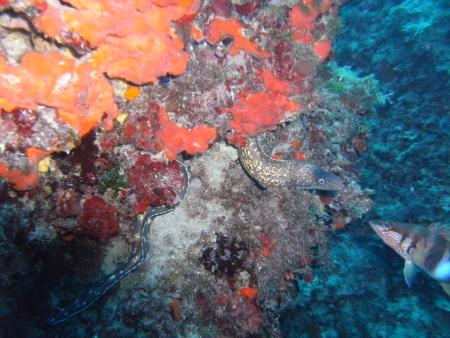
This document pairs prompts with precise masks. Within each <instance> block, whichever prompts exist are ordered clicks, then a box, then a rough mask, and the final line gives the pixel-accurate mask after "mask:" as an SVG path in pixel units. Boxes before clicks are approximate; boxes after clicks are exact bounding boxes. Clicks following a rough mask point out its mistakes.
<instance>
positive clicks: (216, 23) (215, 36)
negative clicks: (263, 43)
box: [206, 18, 269, 58]
mask: <svg viewBox="0 0 450 338" xmlns="http://www.w3.org/2000/svg"><path fill="white" fill-rule="evenodd" d="M243 28H244V26H243V25H242V24H241V23H240V22H239V21H238V20H237V19H236V18H229V19H222V18H214V19H213V20H212V21H211V23H210V25H209V32H208V34H207V36H206V39H207V40H208V42H210V43H212V44H216V43H218V42H219V41H220V40H222V39H223V38H224V37H227V36H229V37H232V38H233V44H232V46H231V48H230V51H229V53H230V55H236V54H237V53H239V52H240V51H241V50H242V51H244V52H246V53H248V54H250V55H253V56H256V57H262V58H264V57H267V56H268V55H269V54H268V53H267V52H266V51H260V50H259V48H258V46H257V45H256V44H255V43H253V42H251V41H250V40H248V39H247V38H246V37H244V36H243V35H242V33H241V30H242V29H243Z"/></svg>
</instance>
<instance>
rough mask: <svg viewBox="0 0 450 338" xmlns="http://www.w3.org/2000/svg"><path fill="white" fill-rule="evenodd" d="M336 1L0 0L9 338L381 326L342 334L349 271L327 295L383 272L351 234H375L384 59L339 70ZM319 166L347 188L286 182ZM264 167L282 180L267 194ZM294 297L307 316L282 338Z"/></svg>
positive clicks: (0, 152) (1, 253)
mask: <svg viewBox="0 0 450 338" xmlns="http://www.w3.org/2000/svg"><path fill="white" fill-rule="evenodd" d="M409 2H411V1H409ZM412 2H413V1H412ZM341 3H342V1H340V0H302V1H275V0H273V1H260V0H244V1H234V0H233V1H230V0H216V1H212V0H211V1H200V0H126V1H107V0H66V1H46V0H3V1H1V0H0V77H1V81H0V111H1V112H0V177H1V179H0V202H1V205H0V226H1V227H0V242H1V250H0V263H1V266H2V271H1V276H2V278H1V280H0V283H1V286H2V288H1V289H0V290H1V291H0V299H1V300H2V302H1V305H0V327H1V330H2V332H1V333H2V334H4V335H6V336H11V337H53V336H54V337H60V336H70V337H71V336H75V337H84V336H99V337H103V336H112V337H143V336H152V337H153V336H154V337H175V336H200V337H226V336H232V337H279V336H282V335H291V336H294V337H297V336H299V337H300V336H317V335H319V336H320V335H327V334H328V333H330V332H331V333H333V332H336V334H347V333H349V332H350V333H352V334H354V333H355V332H358V333H356V335H359V334H360V333H361V332H363V333H364V334H365V333H367V332H368V334H369V335H373V336H377V334H375V333H372V332H378V331H373V330H372V328H371V327H368V326H367V327H363V324H362V323H364V324H367V321H366V320H365V319H363V317H362V316H360V317H358V316H357V315H355V313H352V314H351V316H352V317H351V318H355V322H354V323H353V326H352V325H348V324H347V325H344V324H343V326H342V327H344V328H342V327H340V326H339V327H335V326H333V324H332V323H336V322H340V323H344V321H343V320H342V318H341V317H339V316H337V315H336V314H335V312H334V311H335V310H333V308H332V307H328V306H327V307H326V309H328V310H329V309H331V314H330V312H328V313H327V312H326V311H325V310H324V309H323V304H324V303H323V302H322V300H323V299H324V298H321V297H322V296H321V295H323V297H330V291H332V290H334V291H336V290H337V289H338V288H337V287H336V284H335V283H336V281H339V278H350V277H351V276H353V277H354V278H353V279H351V282H350V283H347V287H344V288H342V289H341V291H340V292H334V291H332V294H333V295H334V296H333V297H336V299H335V300H336V302H339V301H340V300H341V298H340V297H341V295H342V297H344V298H345V299H348V300H349V302H350V304H353V303H352V302H353V300H354V298H355V297H356V298H358V297H360V298H361V293H358V292H356V293H355V290H363V289H362V287H361V284H363V283H367V281H368V280H372V279H373V278H372V277H371V275H370V274H357V273H351V274H350V273H349V271H351V270H350V269H352V268H354V269H356V270H357V269H359V267H360V264H366V265H365V268H370V267H369V264H368V263H370V264H371V266H372V267H373V270H371V271H377V272H378V274H377V275H380V274H382V271H383V270H382V267H381V266H380V265H377V264H376V263H377V262H376V260H369V258H368V257H366V256H365V255H364V250H366V248H360V247H359V246H357V245H356V244H355V243H357V241H355V240H353V242H349V238H348V237H349V236H350V235H353V234H354V233H356V234H358V233H359V234H363V235H364V234H366V233H367V232H366V231H367V226H366V225H365V224H361V221H358V220H359V219H360V218H361V217H362V216H363V215H364V214H365V213H367V212H368V211H369V210H370V209H371V208H372V201H371V199H370V198H369V195H370V193H371V191H370V190H368V189H364V188H362V187H361V185H360V184H361V183H362V184H363V186H370V184H369V183H372V182H373V181H371V180H373V179H374V178H376V177H377V174H373V175H368V174H367V173H368V172H369V171H370V170H371V168H372V167H373V163H374V162H375V161H373V160H372V162H371V160H370V159H371V158H373V156H375V155H376V154H377V153H376V152H373V150H372V149H371V148H370V146H369V144H370V139H371V134H370V133H369V129H370V128H369V127H370V123H368V121H369V122H370V121H371V120H373V121H376V119H377V118H379V117H378V115H375V111H376V110H377V111H380V110H379V109H381V107H382V106H383V104H385V103H387V102H389V100H392V97H391V96H390V95H388V94H389V93H391V92H392V90H388V91H386V90H385V88H384V86H385V84H384V82H387V81H386V79H384V78H382V77H380V76H379V73H377V70H376V69H375V70H373V71H372V70H368V71H367V72H365V73H366V74H367V75H364V76H362V75H359V74H358V73H356V72H354V71H352V70H351V69H350V68H348V67H346V66H345V65H347V64H348V62H350V61H352V60H353V59H352V57H354V58H356V57H358V55H359V54H358V51H357V50H352V51H351V52H350V53H349V52H347V54H345V53H344V54H341V55H344V57H345V59H344V62H342V65H341V64H340V63H341V62H339V63H334V62H330V60H331V59H333V58H335V53H336V50H335V48H334V46H333V40H334V38H335V35H336V33H337V32H338V31H339V29H340V27H342V23H341V20H340V18H339V13H340V10H341V5H342V4H341ZM407 3H408V1H405V5H404V6H403V7H402V6H401V5H400V6H397V7H396V6H391V7H392V8H395V9H396V11H394V12H393V13H394V14H392V15H393V16H399V17H401V15H400V14H398V13H403V12H402V11H406V12H407V11H408V9H409V8H410V7H409V6H408V4H407ZM346 6H347V8H352V7H351V6H352V2H349V3H348V4H346ZM361 6H363V5H361ZM367 6H368V7H367V8H370V9H371V13H372V15H374V16H375V15H381V14H380V13H383V15H384V14H385V12H383V11H381V12H377V9H378V10H390V7H389V6H387V5H383V6H382V7H381V8H378V7H379V6H374V7H373V8H371V7H370V6H372V2H370V1H368V2H367ZM437 7H439V5H437ZM344 8H346V7H344ZM432 9H433V8H432V7H430V6H425V9H424V10H432ZM433 10H435V9H433ZM363 12H364V11H363ZM363 12H361V13H363ZM418 13H419V14H420V11H419V12H418ZM433 13H434V12H433ZM413 14H415V15H416V16H418V17H419V18H420V15H419V14H417V12H413ZM413 17H414V16H413ZM393 20H394V19H393ZM405 20H406V19H405ZM428 20H431V21H433V20H435V21H436V22H441V21H442V20H443V19H442V18H441V16H440V15H439V14H435V15H432V16H431V17H430V18H428ZM440 20H441V21H440ZM374 21H377V20H374ZM378 21H379V20H378ZM378 24H379V22H378ZM424 24H425V26H424V27H425V28H423V29H431V28H433V27H435V25H434V24H428V25H427V23H424ZM355 25H356V24H355ZM404 25H405V26H407V27H409V26H408V25H407V22H405V23H404ZM368 26H369V25H368ZM441 26H442V24H441ZM344 27H347V28H344V31H345V32H346V33H345V36H347V37H348V38H349V39H350V37H352V39H353V35H352V33H351V28H348V26H344ZM350 27H355V26H350ZM441 28H442V27H441ZM374 29H376V28H374ZM423 29H422V28H420V27H417V28H416V30H414V27H410V28H405V34H406V33H407V32H409V31H411V30H412V31H413V32H416V33H415V34H419V33H421V32H423ZM346 30H349V32H347V31H346ZM386 34H387V33H386ZM436 34H438V33H436ZM439 34H442V33H441V32H440V33H439ZM413 35H414V34H413ZM419 35H420V34H419ZM378 38H379V39H381V38H382V36H381V35H380V34H378V35H377V39H378ZM354 40H355V41H357V39H356V37H355V38H354ZM363 40H364V39H363ZM364 41H365V40H364ZM431 42H434V44H435V45H436V48H441V49H440V50H441V52H440V53H442V55H443V54H444V51H443V50H442V46H440V45H439V36H438V35H434V36H433V39H431V40H430V41H428V43H431ZM410 44H411V45H415V40H414V39H412V40H411V41H410ZM379 45H381V44H378V46H379ZM345 46H354V44H352V43H350V42H347V43H345V44H344V47H345ZM348 48H350V47H348ZM352 48H354V47H352ZM372 48H375V47H372ZM436 50H437V49H436ZM338 51H339V52H340V53H341V51H342V48H341V47H339V50H338ZM368 51H369V53H370V52H372V50H371V49H370V48H368ZM433 51H435V49H433ZM410 53H412V54H414V53H413V51H410ZM440 53H439V52H436V53H435V54H433V55H435V56H436V57H438V56H439V55H441V54H440ZM372 54H373V55H376V54H375V53H371V55H372ZM345 55H346V56H345ZM361 55H364V54H363V53H362V54H361ZM361 57H362V56H361ZM338 60H340V57H339V58H338ZM361 60H366V61H367V60H368V58H367V57H366V58H364V57H362V59H361ZM346 61H348V62H346ZM412 61H414V59H413V58H412V59H411V63H412ZM356 66H358V65H356ZM405 67H406V66H405ZM439 67H441V68H439V69H440V71H441V72H442V71H443V69H445V66H444V64H443V63H442V64H440V66H439ZM442 67H444V68H442ZM405 69H406V68H405ZM447 69H448V68H447ZM372 72H374V73H375V74H376V75H377V78H378V80H377V79H376V78H375V77H374V76H373V75H370V74H371V73H372ZM405 72H406V70H405ZM408 74H409V73H408ZM403 75H404V74H403ZM403 77H404V78H406V79H407V78H408V76H406V75H404V76H402V78H403ZM380 81H384V82H383V83H382V85H380ZM403 81H406V80H403ZM430 81H431V80H430ZM381 88H382V89H383V91H381V90H380V89H381ZM405 88H406V87H405ZM429 100H430V102H431V101H432V99H431V98H430V99H429ZM386 106H387V107H388V108H383V109H389V107H390V103H389V104H388V105H385V107H386ZM382 111H385V114H387V110H382ZM400 111H401V110H400ZM391 115H392V114H388V115H387V116H391ZM386 123H387V122H386ZM372 133H373V131H372ZM255 140H257V143H258V144H257V147H251V145H252V144H254V142H255ZM376 145H377V143H375V146H376ZM375 149H376V148H375ZM368 151H369V152H368ZM244 152H247V153H248V154H250V155H252V156H250V157H248V158H243V157H242V154H243V153H244ZM365 153H367V155H364V154H365ZM374 154H375V155H374ZM253 155H254V156H253ZM255 156H256V157H255ZM262 156H263V157H264V158H266V159H267V160H266V161H263V162H258V161H256V162H255V161H251V159H254V158H260V157H262ZM248 159H250V160H248ZM362 159H365V160H364V161H363V162H361V161H362ZM175 160H178V161H179V162H177V161H175ZM239 160H240V161H239ZM180 163H182V164H180ZM240 163H242V166H241V164H240ZM267 163H276V165H275V167H276V169H277V170H275V171H273V170H272V169H273V167H272V166H267V165H266V164H267ZM360 163H365V166H364V167H362V166H361V165H360ZM311 165H314V168H318V169H317V170H318V172H320V173H322V174H323V177H325V178H333V180H336V182H339V184H338V185H336V187H333V188H332V189H331V188H330V189H329V188H328V187H330V185H327V184H325V183H327V182H324V185H323V187H322V188H321V186H320V185H319V186H317V185H314V188H318V189H319V190H305V187H306V188H307V189H309V188H310V187H312V186H309V188H308V186H305V185H304V184H303V183H304V182H303V180H304V177H305V176H304V175H296V176H295V179H292V177H290V176H291V175H288V176H287V177H286V176H283V175H285V174H284V173H285V172H286V170H285V169H286V168H287V167H295V168H308V167H310V166H311ZM390 165H392V163H391V164H390ZM248 166H253V168H254V169H255V170H254V171H248V173H249V174H250V176H251V177H249V176H248V175H247V174H246V171H245V170H244V169H243V167H244V168H248ZM186 168H189V171H190V177H189V178H187V174H186ZM407 168H409V167H408V166H406V167H405V170H407ZM427 168H429V170H433V168H434V166H432V165H430V166H428V167H427ZM319 169H320V170H319ZM288 172H289V171H288ZM260 177H271V178H275V179H276V180H278V181H281V182H285V183H286V184H285V185H283V187H278V188H269V189H262V188H261V186H262V185H264V184H261V183H262V181H260ZM361 177H363V178H364V177H366V178H364V179H361ZM367 182H368V183H367ZM319 183H321V182H319ZM384 183H385V180H384V181H383V182H381V183H379V184H378V183H377V185H376V186H377V187H378V185H379V186H382V188H381V189H383V190H381V191H385V190H386V191H388V190H389V188H388V186H385V185H384ZM187 185H188V186H187ZM373 185H374V186H372V188H373V189H377V187H375V184H373ZM188 188H189V189H188ZM398 188H399V187H398ZM400 188H403V187H400ZM379 194H380V193H379V191H376V192H375V195H374V196H375V198H376V199H377V202H378V201H379V200H380V198H379V196H380V195H379ZM410 194H411V193H410ZM411 195H412V194H411ZM423 198H424V199H425V198H426V197H423ZM411 199H412V198H411ZM381 205H382V204H381ZM386 205H387V204H386ZM390 205H391V204H389V206H390ZM405 205H406V203H405ZM405 207H406V206H405ZM160 210H163V211H164V212H159V211H160ZM447 211H448V210H447ZM377 212H380V211H379V209H377ZM163 213H164V215H163ZM141 219H144V220H145V219H148V220H149V222H148V223H145V222H144V223H142V222H139V220H141ZM136 220H138V221H136ZM142 224H146V226H143V225H142ZM150 225H151V226H150ZM347 232H348V234H347ZM339 233H344V234H341V235H339ZM346 243H347V244H346ZM345 244H346V245H345ZM141 250H144V251H145V254H142V251H141ZM346 250H347V251H346ZM380 252H381V251H380V250H379V252H378V254H379V253H380ZM147 256H148V258H147V260H146V261H143V262H142V264H141V263H139V267H138V268H136V267H137V266H136V265H135V263H134V262H135V261H139V262H140V260H141V258H142V257H143V260H145V258H146V257H147ZM372 256H373V255H372ZM338 258H339V260H338ZM343 262H345V263H343ZM130 266H131V267H133V269H135V268H136V270H134V271H135V272H134V273H131V274H128V270H127V267H130ZM347 269H348V270H347ZM123 271H126V274H127V277H126V278H125V279H121V278H122V277H118V276H123ZM330 271H335V272H336V274H337V275H333V276H331V275H328V274H327V273H329V272H330ZM385 278H388V277H385ZM105 280H106V282H105V283H104V281H105ZM119 281H120V283H118V284H116V283H117V282H119ZM342 281H344V279H342ZM381 281H386V279H381ZM333 283H334V284H333ZM342 284H345V282H343V283H342ZM398 284H399V283H398ZM104 285H117V286H115V287H114V288H112V289H111V290H109V286H108V288H104V287H103V286H104ZM317 285H319V286H320V288H319V289H320V290H321V291H320V292H319V293H318V296H317V297H316V296H314V295H316V294H317V292H318V291H317V290H319V289H317ZM339 286H342V285H339ZM376 286H377V285H373V287H374V288H376ZM108 290H109V292H106V291H108ZM105 292H106V293H105ZM299 292H300V294H301V295H303V296H302V302H304V303H302V304H299V305H298V306H300V307H297V308H296V309H301V310H300V311H301V313H302V314H304V316H303V317H302V319H301V320H296V319H295V317H290V318H294V320H296V323H298V325H300V326H298V327H297V329H296V327H294V330H293V331H292V330H291V332H288V330H287V329H286V327H287V326H286V325H287V324H286V323H289V320H290V319H289V318H287V319H286V318H285V316H284V315H283V313H285V311H288V312H291V313H292V314H295V313H296V311H292V306H295V299H296V296H297V295H298V294H299ZM308 292H310V293H308ZM386 292H387V291H386ZM103 293H105V294H104V295H103V297H102V298H100V299H98V300H97V297H94V298H92V297H91V296H92V295H102V294H103ZM306 295H309V296H306ZM311 295H312V296H311ZM362 295H363V296H364V297H362V299H363V301H362V302H361V305H360V306H361V307H364V308H365V307H366V306H367V302H370V301H371V300H370V298H369V297H368V296H367V295H366V294H362ZM379 297H380V298H379V299H383V297H386V294H384V293H383V292H382V293H380V295H379ZM91 299H94V300H96V302H94V303H93V304H90V300H91ZM329 299H334V298H332V297H330V298H329ZM358 299H359V298H358ZM364 299H366V303H365V302H364ZM86 300H88V301H87V303H89V304H88V305H91V306H90V307H87V306H86V307H85V306H83V304H85V303H86ZM407 301H409V303H408V302H407V304H411V302H413V303H412V304H415V303H414V301H416V302H417V300H416V298H414V300H412V301H411V300H410V299H408V300H407ZM87 303H86V304H87ZM342 303H343V304H344V302H342ZM381 303H382V302H381V301H380V304H381ZM80 304H81V306H80ZM315 305H317V307H315ZM439 306H440V308H445V306H446V303H445V302H443V301H440V303H439ZM405 307H407V305H405ZM394 308H395V307H394ZM376 309H378V308H376ZM81 310H83V311H81ZM314 311H319V312H320V311H321V312H322V313H323V314H327V315H326V316H325V315H324V316H323V317H320V315H317V313H315V312H314ZM384 311H386V309H384ZM391 311H394V310H392V309H391ZM442 311H444V310H442ZM361 313H369V312H367V311H366V310H363V311H361ZM373 313H374V314H375V313H376V310H375V309H374V311H373ZM74 314H76V316H72V315H74ZM341 315H342V316H344V317H345V318H349V317H348V313H347V312H342V314H341ZM280 316H282V318H283V321H282V322H281V324H282V326H280V322H279V321H278V318H279V317H280ZM49 317H51V319H50V320H48V318H49ZM318 317H320V318H318ZM358 318H361V319H360V321H358ZM438 318H439V317H438ZM48 323H50V324H57V323H59V325H52V326H49V325H48ZM323 323H324V324H323ZM428 324H429V323H428V322H426V323H425V324H423V325H425V329H427V328H428V326H426V325H428ZM301 325H304V326H301ZM430 325H431V324H430ZM351 329H353V330H354V331H351ZM382 329H384V330H388V329H390V326H389V325H387V324H386V326H385V327H383V326H381V328H380V330H382ZM333 330H335V331H333ZM346 330H349V331H346ZM424 332H427V333H428V331H424Z"/></svg>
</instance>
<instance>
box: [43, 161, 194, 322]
mask: <svg viewBox="0 0 450 338" xmlns="http://www.w3.org/2000/svg"><path fill="white" fill-rule="evenodd" d="M178 163H179V164H180V166H181V171H182V174H183V178H184V180H185V182H186V186H185V188H184V190H183V191H181V193H180V202H181V200H183V198H184V196H186V193H187V190H188V187H189V173H188V171H187V168H186V167H185V166H184V164H182V163H181V162H178ZM180 202H178V204H179V203H180ZM175 207H176V205H174V206H164V205H163V206H159V207H149V208H148V209H147V211H146V212H145V214H144V215H142V217H139V218H138V219H137V220H136V222H137V223H136V224H135V228H138V229H139V232H138V233H137V234H136V236H135V237H136V238H137V241H135V242H134V243H133V244H132V245H131V254H130V258H129V259H128V262H127V263H125V264H124V265H122V266H120V267H119V268H117V269H116V270H115V271H114V272H113V273H112V274H111V275H109V276H108V278H106V279H105V280H104V281H103V282H102V283H100V284H99V285H97V286H94V287H93V288H91V289H90V290H88V291H87V292H86V293H85V294H84V295H83V296H82V297H81V298H80V299H77V300H75V301H74V302H73V303H72V305H71V306H69V307H67V308H61V309H59V313H58V314H57V315H56V316H54V317H50V318H49V319H48V320H47V323H48V324H49V325H56V324H59V323H62V322H64V321H66V320H67V319H69V318H71V317H73V316H75V315H77V314H79V313H80V312H82V311H84V310H86V309H87V308H89V307H90V306H91V305H92V304H94V303H95V302H96V301H97V300H98V299H99V298H100V297H101V296H103V295H104V294H105V293H107V292H108V291H109V290H110V289H111V288H112V287H113V286H114V285H116V284H117V283H118V282H120V281H121V280H122V279H123V278H124V277H126V276H127V275H128V274H129V273H130V272H133V271H134V270H136V269H137V268H138V267H139V266H141V264H142V263H144V262H145V260H146V259H147V256H148V253H149V251H150V242H149V237H150V236H149V233H150V225H151V224H152V223H153V220H154V219H155V218H156V217H158V216H161V215H164V214H167V213H169V212H171V211H173V210H174V209H175Z"/></svg>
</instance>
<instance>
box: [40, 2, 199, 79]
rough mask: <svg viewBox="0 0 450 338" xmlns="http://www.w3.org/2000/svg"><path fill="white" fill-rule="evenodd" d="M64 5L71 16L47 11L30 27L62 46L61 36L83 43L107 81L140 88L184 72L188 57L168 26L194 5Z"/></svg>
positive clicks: (195, 6)
mask: <svg viewBox="0 0 450 338" xmlns="http://www.w3.org/2000/svg"><path fill="white" fill-rule="evenodd" d="M65 2H66V3H68V4H70V5H71V6H73V7H74V8H75V10H74V9H73V8H69V7H53V6H51V5H49V6H48V7H47V9H46V10H45V11H43V13H42V15H41V16H39V17H37V18H36V19H35V20H34V24H35V26H36V27H37V28H38V29H39V30H41V31H43V32H44V33H46V34H47V35H49V36H50V37H52V38H55V39H59V40H62V41H63V42H64V41H65V36H67V32H70V34H72V35H75V36H76V37H78V38H81V39H83V40H84V41H86V42H87V43H88V44H89V46H90V47H92V48H95V49H96V50H95V51H94V53H93V55H92V59H93V60H94V61H95V63H96V65H97V67H98V68H99V69H100V70H101V71H103V72H105V73H107V74H108V76H110V77H114V78H122V79H125V80H127V81H130V82H133V83H136V84H144V83H149V82H155V81H156V78H157V77H160V76H164V75H166V74H172V75H179V74H181V73H183V72H184V71H185V69H186V67H187V62H188V58H189V54H188V53H186V52H185V51H183V48H184V44H183V42H182V40H181V39H180V38H179V37H178V36H177V35H176V34H175V32H174V29H173V28H172V27H171V25H172V22H173V21H176V20H179V19H181V18H183V16H185V15H192V14H193V13H195V12H196V11H197V10H198V8H199V3H200V2H199V0H154V1H144V0H122V1H107V0H97V1H93V0H66V1H65ZM69 43H70V41H69Z"/></svg>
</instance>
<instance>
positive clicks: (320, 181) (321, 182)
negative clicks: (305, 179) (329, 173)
mask: <svg viewBox="0 0 450 338" xmlns="http://www.w3.org/2000/svg"><path fill="white" fill-rule="evenodd" d="M317 182H319V184H320V185H324V184H325V179H323V178H319V179H318V180H317Z"/></svg>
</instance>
